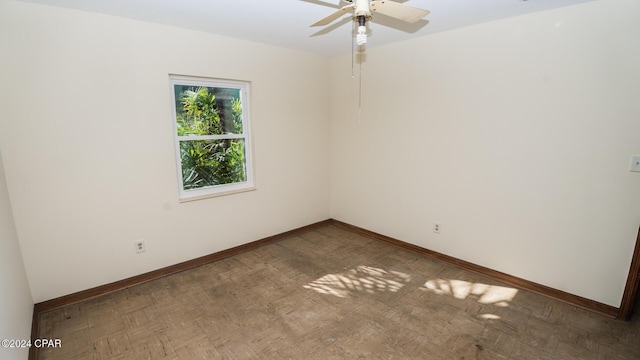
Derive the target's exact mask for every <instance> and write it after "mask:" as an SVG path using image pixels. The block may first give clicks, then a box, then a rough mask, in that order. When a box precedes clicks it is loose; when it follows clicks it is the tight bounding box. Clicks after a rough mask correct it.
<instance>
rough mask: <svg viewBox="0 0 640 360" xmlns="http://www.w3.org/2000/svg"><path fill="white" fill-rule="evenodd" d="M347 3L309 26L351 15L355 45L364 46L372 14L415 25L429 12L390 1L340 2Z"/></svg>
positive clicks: (356, 0)
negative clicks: (354, 29)
mask: <svg viewBox="0 0 640 360" xmlns="http://www.w3.org/2000/svg"><path fill="white" fill-rule="evenodd" d="M342 1H343V2H346V3H349V5H346V6H343V7H341V8H340V9H338V11H336V12H334V13H332V14H331V15H329V16H327V17H325V18H323V19H321V20H318V21H316V22H315V23H313V24H311V26H312V27H313V26H325V25H329V24H331V23H332V22H334V21H335V20H337V19H339V18H340V17H341V16H343V15H345V14H347V13H352V14H353V15H352V17H353V21H354V22H356V23H357V24H358V33H357V34H356V43H357V44H358V45H364V44H366V43H367V27H366V25H367V21H369V20H371V18H372V17H373V13H376V12H377V13H380V14H383V15H386V16H388V17H391V18H394V19H398V20H402V21H405V22H407V23H415V22H417V21H419V20H420V19H422V18H424V17H425V16H427V15H428V14H429V10H424V9H420V8H417V7H412V6H407V5H403V4H400V3H397V2H395V1H391V0H342Z"/></svg>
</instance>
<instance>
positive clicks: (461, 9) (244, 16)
mask: <svg viewBox="0 0 640 360" xmlns="http://www.w3.org/2000/svg"><path fill="white" fill-rule="evenodd" d="M21 1H25V2H31V3H40V4H46V5H53V6H61V7H66V8H73V9H79V10H85V11H91V12H97V13H103V14H109V15H115V16H120V17H126V18H131V19H137V20H143V21H149V22H154V23H160V24H166V25H173V26H178V27H183V28H190V29H195V30H200V31H205V32H210V33H214V34H220V35H225V36H231V37H236V38H241V39H247V40H251V41H257V42H261V43H267V44H272V45H277V46H283V47H287V48H293V49H298V50H302V51H308V52H314V53H318V54H325V55H335V54H341V53H348V52H350V51H351V35H350V34H351V31H352V24H351V21H348V20H346V19H345V20H344V21H341V20H338V21H336V24H332V25H329V26H327V27H325V28H310V27H309V25H310V24H312V23H314V22H315V21H317V20H319V19H321V18H323V17H325V16H327V15H329V14H330V13H332V12H333V11H335V10H336V9H337V8H339V7H340V6H341V5H345V4H344V3H339V0H21ZM396 1H397V2H401V3H405V4H406V5H410V6H414V7H419V8H424V9H428V10H430V11H431V14H429V15H428V16H427V17H426V18H425V19H426V20H428V22H427V21H421V22H418V23H416V24H413V25H406V24H404V23H402V22H400V21H397V20H394V19H391V18H388V17H386V16H384V15H375V17H374V19H373V20H374V23H372V24H370V25H369V30H370V34H369V43H368V44H367V46H368V47H373V46H377V45H382V44H387V43H391V42H396V41H402V40H406V39H409V38H412V37H418V36H424V35H427V34H432V33H435V32H440V31H445V30H450V29H454V28H459V27H464V26H469V25H474V24H479V23H483V22H487V21H492V20H497V19H502V18H506V17H512V16H518V15H523V14H527V13H531V12H536V11H543V10H549V9H553V8H558V7H563V6H568V5H574V4H579V3H585V2H589V1H594V0H528V1H525V0H408V1H407V0H396ZM339 4H340V5H339ZM398 29H399V30H398Z"/></svg>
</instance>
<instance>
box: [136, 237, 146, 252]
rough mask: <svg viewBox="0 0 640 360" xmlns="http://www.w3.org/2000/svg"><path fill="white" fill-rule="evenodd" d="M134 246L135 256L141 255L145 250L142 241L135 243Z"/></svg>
mask: <svg viewBox="0 0 640 360" xmlns="http://www.w3.org/2000/svg"><path fill="white" fill-rule="evenodd" d="M135 245H136V254H140V253H143V252H144V251H145V250H146V249H145V247H144V240H138V241H136V242H135Z"/></svg>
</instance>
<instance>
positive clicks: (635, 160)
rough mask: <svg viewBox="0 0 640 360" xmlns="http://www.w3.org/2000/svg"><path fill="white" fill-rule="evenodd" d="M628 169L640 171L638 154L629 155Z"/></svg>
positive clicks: (639, 156)
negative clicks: (629, 163)
mask: <svg viewBox="0 0 640 360" xmlns="http://www.w3.org/2000/svg"><path fill="white" fill-rule="evenodd" d="M629 171H633V172H640V155H633V156H632V157H631V165H630V166H629Z"/></svg>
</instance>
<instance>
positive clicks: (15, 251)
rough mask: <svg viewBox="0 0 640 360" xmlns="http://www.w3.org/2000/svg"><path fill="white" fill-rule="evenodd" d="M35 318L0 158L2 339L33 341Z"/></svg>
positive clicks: (23, 353) (8, 352)
mask: <svg viewBox="0 0 640 360" xmlns="http://www.w3.org/2000/svg"><path fill="white" fill-rule="evenodd" d="M0 9H2V5H1V4H0ZM32 316H33V298H32V297H31V292H30V290H29V282H28V281H27V274H26V273H25V270H24V264H23V263H22V254H21V253H20V244H19V243H18V235H17V234H16V228H15V224H14V221H13V214H12V212H11V202H10V201H9V193H8V192H7V183H6V181H5V177H4V167H3V166H2V156H1V155H0V339H25V340H27V339H30V338H31V318H32ZM28 353H29V349H28V348H22V349H20V348H13V349H12V348H3V347H0V358H2V359H8V360H14V359H26V358H27V354H28Z"/></svg>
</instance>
